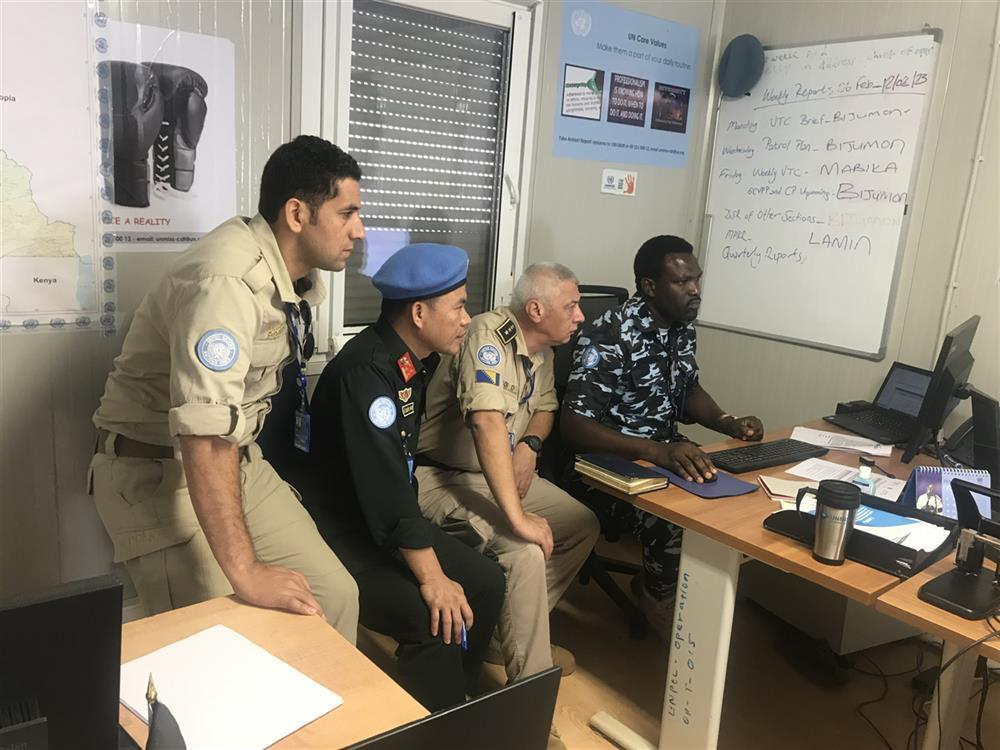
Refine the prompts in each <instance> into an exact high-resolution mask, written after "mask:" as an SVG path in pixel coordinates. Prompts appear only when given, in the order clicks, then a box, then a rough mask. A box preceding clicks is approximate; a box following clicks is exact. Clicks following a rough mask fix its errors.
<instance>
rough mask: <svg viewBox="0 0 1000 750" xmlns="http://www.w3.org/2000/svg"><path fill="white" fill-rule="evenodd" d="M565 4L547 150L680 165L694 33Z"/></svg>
mask: <svg viewBox="0 0 1000 750" xmlns="http://www.w3.org/2000/svg"><path fill="white" fill-rule="evenodd" d="M564 8H565V9H564V13H563V30H562V52H561V56H560V62H559V86H558V96H559V102H558V105H557V107H556V122H555V129H554V136H553V144H552V151H553V153H554V154H555V155H556V156H563V157H569V158H572V159H591V160H597V161H615V162H624V163H629V164H653V165H656V166H661V167H683V166H685V165H686V164H687V155H688V122H689V117H688V115H689V112H690V108H691V104H692V101H691V90H692V89H693V88H694V84H695V64H696V62H697V57H698V30H697V29H696V28H694V27H693V26H684V25H683V24H679V23H673V22H672V21H664V20H663V19H660V18H655V17H653V16H647V15H644V14H642V13H634V12H632V11H627V10H622V9H620V8H616V7H614V6H611V5H605V4H603V3H595V2H567V3H566V4H565V6H564Z"/></svg>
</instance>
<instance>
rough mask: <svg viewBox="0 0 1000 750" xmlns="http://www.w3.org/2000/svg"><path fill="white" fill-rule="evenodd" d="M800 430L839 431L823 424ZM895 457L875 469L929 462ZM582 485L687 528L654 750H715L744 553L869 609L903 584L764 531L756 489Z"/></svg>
mask: <svg viewBox="0 0 1000 750" xmlns="http://www.w3.org/2000/svg"><path fill="white" fill-rule="evenodd" d="M807 426H810V427H816V428H817V429H824V430H829V431H832V432H838V431H840V430H838V429H837V428H836V427H834V426H833V425H830V424H828V423H826V422H823V421H816V422H813V423H810V424H808V425H807ZM791 432H792V429H791V428H786V429H779V430H766V431H765V435H764V439H765V440H766V441H771V440H776V439H779V438H784V437H788V436H789V435H790V434H791ZM743 445H746V443H744V442H742V441H739V440H727V441H725V442H721V443H715V444H712V445H708V446H705V447H704V450H705V451H706V452H712V451H715V450H722V449H724V448H733V447H739V446H743ZM900 454H901V452H900V451H894V452H893V455H892V457H891V458H879V459H878V464H879V466H881V467H883V468H885V469H887V470H888V471H890V472H891V473H893V474H895V475H896V476H897V477H900V478H905V477H906V476H908V475H909V472H910V469H911V468H912V466H914V465H918V464H920V463H931V461H930V459H926V458H923V459H922V460H921V459H918V460H916V461H915V462H914V463H913V464H912V465H906V464H902V463H900V462H899V458H900ZM823 458H824V459H825V460H828V461H833V462H836V463H841V464H844V465H847V466H857V463H858V456H857V454H854V453H846V452H844V451H830V452H829V453H828V454H827V455H825V456H823ZM783 468H789V467H787V466H786V467H771V468H768V469H763V470H761V471H756V472H747V473H745V474H740V475H739V476H740V479H744V480H746V481H748V482H754V483H755V482H756V481H757V477H758V476H760V475H761V474H766V475H778V476H786V477H787V478H790V479H796V477H792V476H790V475H785V474H784V472H783V471H782V469H783ZM585 481H587V483H588V484H590V485H591V486H593V487H597V488H599V489H601V490H602V491H604V492H607V493H608V494H610V495H614V496H616V497H619V498H622V499H624V500H628V501H629V502H633V503H635V505H637V506H638V507H640V508H642V509H643V510H646V511H648V512H650V513H653V514H654V515H656V516H658V517H660V518H665V519H667V520H668V521H671V522H673V523H675V524H677V525H678V526H681V527H682V528H684V529H685V532H684V542H683V545H682V548H681V562H680V572H679V578H678V587H677V604H676V607H675V609H674V631H675V632H674V639H673V642H672V644H671V649H670V662H669V666H668V669H667V684H666V689H665V694H664V703H663V714H662V718H661V723H660V738H659V747H661V748H691V749H693V750H704V748H714V747H715V746H716V744H717V742H718V737H719V721H720V719H721V716H722V697H723V691H724V689H725V684H726V666H727V661H728V658H729V642H730V635H731V632H732V622H733V611H734V608H735V604H736V583H737V579H738V576H739V565H740V558H741V555H744V554H745V555H747V556H749V557H752V558H754V559H755V560H760V561H761V562H764V563H766V564H768V565H771V566H773V567H775V568H778V569H779V570H782V571H784V572H787V573H792V574H794V575H796V576H799V577H801V578H805V579H807V580H809V581H812V582H813V583H816V584H818V585H820V586H823V587H824V588H827V589H830V590H831V591H835V592H837V593H839V594H842V595H843V596H846V597H849V598H851V599H854V600H856V601H858V602H860V603H862V604H864V605H866V606H874V605H875V602H876V600H877V599H878V598H879V596H880V595H882V594H884V593H885V592H886V591H888V590H890V589H891V588H893V587H894V586H896V585H898V584H899V582H900V579H898V578H896V577H895V576H891V575H889V574H887V573H882V572H880V571H877V570H874V569H873V568H869V567H866V566H864V565H861V564H860V563H855V562H853V561H851V560H847V561H845V562H844V564H843V565H839V566H832V565H825V564H823V563H820V562H817V561H816V560H814V559H813V558H812V552H811V550H810V549H809V548H808V547H806V546H805V545H803V544H801V543H799V542H796V541H794V540H792V539H789V538H787V537H784V536H781V535H779V534H776V533H773V532H770V531H767V530H766V529H764V527H763V523H764V519H765V518H766V517H767V516H768V515H769V514H771V513H773V512H774V511H776V510H778V509H779V506H778V504H777V503H776V502H775V501H773V500H771V499H770V498H768V496H767V494H766V493H765V492H764V491H763V490H762V489H759V488H758V490H757V491H756V492H753V493H751V494H748V495H741V496H739V497H729V498H722V499H719V500H703V499H701V498H699V497H695V496H694V495H691V494H689V493H687V492H685V491H684V490H681V489H679V488H677V487H668V488H666V489H663V490H658V491H656V492H650V493H648V494H644V495H639V496H628V495H623V494H621V493H618V492H615V491H614V490H611V489H610V488H607V487H604V486H603V485H601V484H600V483H599V482H596V481H593V480H589V479H585Z"/></svg>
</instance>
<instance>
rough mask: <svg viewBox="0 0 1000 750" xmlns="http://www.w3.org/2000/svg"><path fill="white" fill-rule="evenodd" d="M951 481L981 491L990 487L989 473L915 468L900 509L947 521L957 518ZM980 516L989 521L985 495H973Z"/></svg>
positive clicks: (901, 496) (988, 507) (931, 467)
mask: <svg viewBox="0 0 1000 750" xmlns="http://www.w3.org/2000/svg"><path fill="white" fill-rule="evenodd" d="M952 479H964V480H965V481H967V482H972V483H973V484H978V485H979V486H980V487H989V486H990V473H989V472H988V471H982V470H980V469H949V468H946V467H944V466H918V467H917V468H915V469H914V470H913V473H911V474H910V478H909V479H908V480H907V482H906V487H904V488H903V494H902V495H900V497H899V502H900V503H901V504H902V505H907V506H909V507H911V508H916V509H917V510H922V511H926V512H928V513H936V514H938V515H942V516H945V517H947V518H955V519H957V518H958V508H957V506H956V505H955V494H954V493H953V492H952V491H951V480H952ZM973 499H974V500H975V501H976V506H977V507H978V508H979V514H980V515H981V516H982V517H983V518H989V517H990V511H991V509H990V499H989V497H986V496H984V495H973Z"/></svg>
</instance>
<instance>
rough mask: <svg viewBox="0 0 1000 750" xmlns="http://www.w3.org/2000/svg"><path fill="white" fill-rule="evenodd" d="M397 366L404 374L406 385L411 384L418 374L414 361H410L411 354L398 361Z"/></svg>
mask: <svg viewBox="0 0 1000 750" xmlns="http://www.w3.org/2000/svg"><path fill="white" fill-rule="evenodd" d="M396 366H397V367H398V368H399V371H400V372H401V373H402V374H403V382H404V383H409V382H410V381H411V380H413V377H414V376H415V375H416V374H417V368H416V367H414V366H413V360H411V359H410V353H409V352H406V353H405V354H404V355H403V356H402V357H400V358H399V359H397V360H396Z"/></svg>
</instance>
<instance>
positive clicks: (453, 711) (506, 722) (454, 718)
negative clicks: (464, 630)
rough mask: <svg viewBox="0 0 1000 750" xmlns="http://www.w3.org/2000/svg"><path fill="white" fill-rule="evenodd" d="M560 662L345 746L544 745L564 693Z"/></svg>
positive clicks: (494, 748) (505, 749)
mask: <svg viewBox="0 0 1000 750" xmlns="http://www.w3.org/2000/svg"><path fill="white" fill-rule="evenodd" d="M561 675H562V670H561V669H559V667H549V668H548V669H546V670H544V671H542V672H539V673H538V674H533V675H531V677H526V678H525V679H523V680H518V681H517V682H513V683H511V684H510V685H507V686H505V687H502V688H500V689H499V690H494V691H493V692H492V693H487V694H486V695H481V696H479V697H478V698H474V699H472V700H470V701H468V702H466V703H461V704H459V705H457V706H454V707H453V708H446V709H444V710H443V711H436V712H434V713H432V714H431V715H430V716H425V717H424V718H422V719H417V720H416V721H411V722H410V723H409V724H403V725H402V726H400V727H396V728H395V729H390V730H389V731H388V732H383V733H382V734H378V735H375V736H374V737H369V738H368V739H367V740H362V741H361V742H358V743H356V744H354V745H351V746H350V747H348V748H346V750H444V748H452V747H474V748H476V750H509V748H517V750H544V749H545V747H546V745H547V744H548V741H549V728H550V727H551V726H552V714H553V712H554V711H555V707H556V695H557V694H558V692H559V678H560V676H561Z"/></svg>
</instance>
